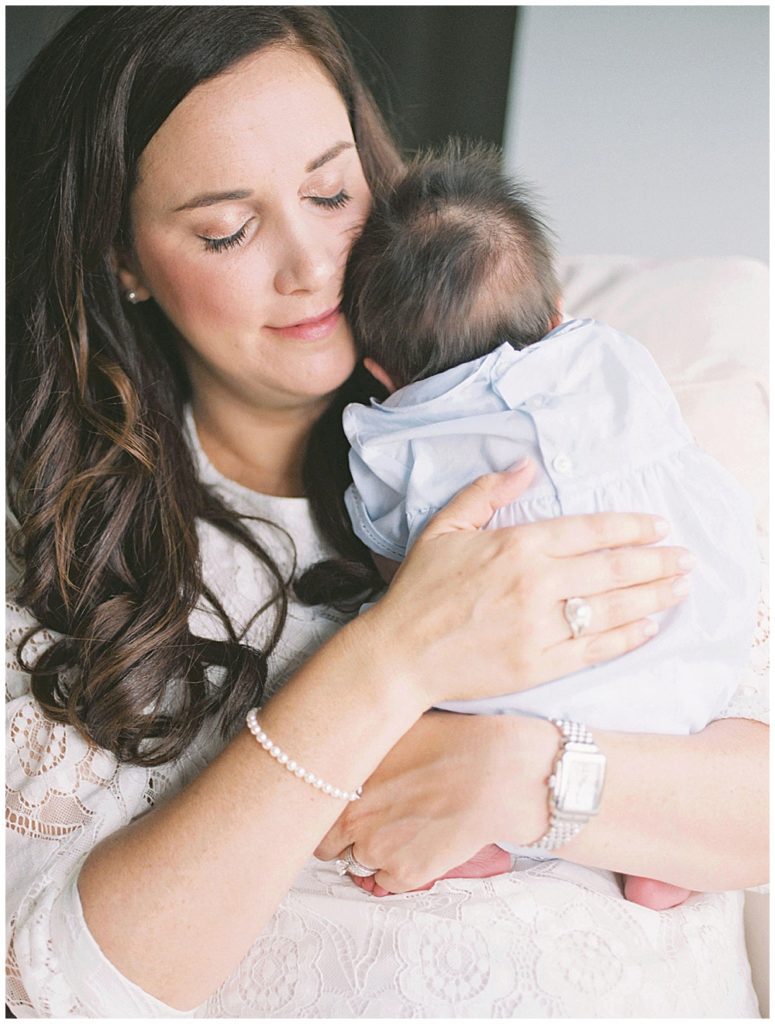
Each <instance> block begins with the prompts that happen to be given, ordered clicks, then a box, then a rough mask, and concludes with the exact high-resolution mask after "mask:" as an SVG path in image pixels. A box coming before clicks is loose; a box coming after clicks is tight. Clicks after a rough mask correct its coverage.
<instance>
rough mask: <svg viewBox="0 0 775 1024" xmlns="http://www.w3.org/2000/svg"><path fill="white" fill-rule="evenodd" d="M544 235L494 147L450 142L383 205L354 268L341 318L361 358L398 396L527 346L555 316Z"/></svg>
mask: <svg viewBox="0 0 775 1024" xmlns="http://www.w3.org/2000/svg"><path fill="white" fill-rule="evenodd" d="M553 256H554V254H553V251H552V245H551V243H550V240H549V231H548V229H547V227H546V226H545V225H544V224H543V222H542V221H541V219H540V217H539V216H538V215H537V213H536V212H535V209H534V208H533V205H532V201H531V197H530V195H529V192H528V190H527V188H526V187H525V186H524V185H523V184H521V183H519V182H516V181H514V180H512V179H511V178H509V177H507V176H506V175H505V174H504V173H503V172H502V171H501V168H500V154H499V152H498V150H497V149H495V148H494V147H489V146H484V145H482V144H471V143H463V142H461V141H460V140H457V139H452V140H450V142H449V143H448V144H447V145H446V147H445V148H444V149H442V150H441V151H438V152H433V151H431V152H428V153H424V154H421V155H419V156H418V157H416V158H415V159H414V160H413V161H412V162H411V163H410V164H409V166H408V168H407V172H406V174H405V175H404V176H402V177H401V179H400V180H399V181H398V183H397V184H396V185H395V186H394V187H392V188H391V189H390V190H389V191H387V192H385V193H384V194H383V195H381V196H379V195H378V196H376V197H375V200H374V206H373V209H372V212H371V214H370V216H369V218H368V220H367V221H366V224H365V225H364V228H363V232H362V234H361V236H360V238H359V239H358V240H357V241H356V243H355V245H354V247H353V249H352V252H351V255H350V259H349V262H348V265H347V273H346V275H345V283H344V299H343V309H344V312H345V315H346V316H347V317H348V319H349V321H350V325H351V327H352V330H353V334H354V336H355V339H356V342H357V344H358V348H359V351H360V354H361V356H369V357H370V358H372V359H374V360H375V361H376V362H377V363H379V364H380V366H382V367H383V369H385V370H386V371H387V372H388V373H389V374H390V376H391V377H392V378H393V381H394V383H395V384H396V385H397V386H403V385H404V384H408V383H410V382H411V381H414V380H420V379H422V378H424V377H429V376H431V375H432V374H434V373H440V372H441V371H442V370H446V369H448V368H449V367H451V366H455V365H457V364H458V363H462V362H465V361H467V360H469V359H475V358H477V357H479V356H482V355H485V354H486V353H487V352H490V351H492V349H494V348H497V346H498V345H500V344H501V343H502V342H504V341H508V342H511V344H512V345H514V347H515V348H524V347H525V346H526V345H530V344H533V343H534V342H536V341H538V340H539V339H540V338H542V337H543V336H544V335H545V334H546V333H547V332H548V331H549V330H550V329H551V324H552V321H553V319H554V317H555V316H556V313H557V307H558V301H559V290H560V289H559V284H558V282H557V278H556V276H555V272H554V266H553Z"/></svg>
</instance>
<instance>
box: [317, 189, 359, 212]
mask: <svg viewBox="0 0 775 1024" xmlns="http://www.w3.org/2000/svg"><path fill="white" fill-rule="evenodd" d="M307 198H308V199H309V200H310V202H311V203H314V205H315V206H322V207H323V209H325V210H342V209H344V207H345V206H347V204H348V203H349V202H350V200H351V199H352V196H351V195H350V193H349V192H348V191H347V190H346V189H340V190H339V191H338V192H337V193H336V195H335V196H307Z"/></svg>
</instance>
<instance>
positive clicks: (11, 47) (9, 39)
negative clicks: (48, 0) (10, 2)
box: [5, 4, 81, 96]
mask: <svg viewBox="0 0 775 1024" xmlns="http://www.w3.org/2000/svg"><path fill="white" fill-rule="evenodd" d="M80 10H81V8H80V7H68V6H65V5H64V4H60V5H57V6H56V7H54V6H44V5H42V4H41V5H40V6H39V7H32V6H30V5H29V4H19V5H16V6H14V7H8V6H6V8H5V58H6V65H5V92H6V96H7V95H8V94H9V93H10V92H11V90H12V89H13V87H14V86H15V85H16V83H17V82H18V80H19V79H20V78H21V76H22V75H23V74H24V71H25V70H26V68H27V65H28V64H29V63H30V61H31V60H32V58H33V57H34V56H35V54H36V53H37V52H38V50H39V49H40V48H41V47H42V46H43V45H44V43H47V42H48V40H49V39H50V38H51V36H53V35H54V34H55V33H56V32H57V31H58V30H59V29H60V28H61V27H62V25H64V23H65V22H66V21H67V20H68V19H69V18H71V17H72V16H73V14H75V12H76V11H80Z"/></svg>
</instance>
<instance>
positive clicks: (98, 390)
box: [7, 6, 400, 766]
mask: <svg viewBox="0 0 775 1024" xmlns="http://www.w3.org/2000/svg"><path fill="white" fill-rule="evenodd" d="M275 44H284V45H290V46H293V47H297V48H299V49H301V50H304V51H306V52H308V53H310V54H311V55H313V56H314V57H315V58H316V59H317V60H318V61H319V62H320V64H321V65H322V66H323V68H324V69H325V70H326V72H327V73H328V75H329V76H330V77H331V79H332V80H333V81H334V83H335V84H336V86H337V88H338V89H339V92H340V93H341V95H342V98H343V100H344V102H345V104H346V106H347V109H348V112H349V116H350V121H351V124H352V126H353V131H354V134H355V138H356V142H357V143H358V146H359V150H360V155H361V159H362V162H363V166H364V171H365V174H366V178H367V180H368V181H369V183H370V184H371V185H372V187H378V185H379V183H380V182H382V181H384V180H387V179H389V178H390V177H391V176H392V175H393V174H394V173H395V172H396V170H397V169H398V168H399V167H400V158H399V156H398V153H397V151H396V149H395V146H394V144H393V142H392V140H391V138H390V135H389V133H388V131H387V130H386V128H385V126H384V124H383V122H382V120H381V117H380V115H379V113H378V111H377V109H376V106H375V105H374V103H373V100H372V99H371V97H370V95H369V94H368V92H367V90H366V89H365V87H364V86H363V85H362V83H361V81H360V79H359V77H358V75H357V72H356V71H355V68H354V65H353V62H352V59H351V57H350V55H349V53H348V51H347V49H346V47H345V45H344V43H343V42H342V40H341V38H340V36H339V33H338V32H337V30H336V28H335V26H334V24H333V22H332V20H331V18H330V16H329V15H328V14H326V12H325V11H324V10H322V9H321V8H315V7H296V8H294V7H255V6H253V7H250V6H248V7H165V6H157V7H102V6H98V7H94V8H87V9H85V10H83V11H82V12H80V13H79V14H77V15H76V16H75V17H74V18H73V19H72V20H71V21H70V22H69V23H68V24H67V25H65V27H64V28H63V29H62V30H61V31H60V33H59V34H58V35H57V36H56V37H55V38H54V39H53V40H52V42H51V43H50V44H49V45H48V46H47V47H46V48H45V49H44V50H43V51H42V52H41V53H40V54H39V56H38V57H37V59H36V60H35V62H34V63H33V65H32V66H31V68H30V70H29V71H28V72H27V74H26V75H25V77H24V78H23V80H22V81H21V83H20V84H19V86H18V88H17V89H16V91H15V93H14V96H13V98H12V100H11V102H10V105H9V107H8V114H7V131H8V140H9V145H8V154H9V161H8V163H9V166H8V194H7V199H8V203H7V210H8V214H7V240H8V285H7V296H8V328H7V353H8V373H7V387H8V393H7V409H8V418H9V432H10V444H9V466H8V489H9V500H10V506H11V510H12V513H13V515H14V517H15V519H16V522H17V529H16V532H15V536H14V539H13V553H14V555H15V556H16V557H17V559H18V561H19V565H20V579H19V583H18V586H17V590H16V596H17V599H18V600H19V601H20V602H21V603H23V604H24V605H26V606H27V607H29V608H30V610H31V611H32V613H33V614H34V615H35V617H36V620H37V621H38V622H39V623H41V625H42V626H44V627H46V628H48V629H50V630H54V631H56V632H57V633H58V634H60V637H59V639H56V640H55V642H54V643H53V644H52V645H51V646H49V647H48V648H47V649H46V650H45V651H44V652H43V653H42V654H41V655H39V656H38V657H37V659H36V660H35V662H34V664H30V665H28V666H27V667H28V668H29V669H30V671H31V674H32V692H33V694H34V696H35V698H36V699H37V700H38V701H39V702H40V704H41V706H42V708H43V709H44V711H45V712H46V714H47V715H48V717H49V718H51V719H53V720H55V721H58V722H63V723H68V724H71V725H74V726H75V727H77V728H78V729H79V730H80V731H81V732H82V733H83V734H84V735H85V736H86V737H87V738H88V739H90V740H91V741H93V742H95V743H96V744H98V745H99V746H101V747H103V748H105V749H107V750H109V751H111V752H112V753H114V754H115V755H116V757H118V758H119V759H120V760H122V761H127V762H132V763H135V764H139V765H148V766H150V765H155V764H159V763H163V762H166V761H168V760H170V759H172V758H174V757H176V756H179V755H180V754H181V753H182V751H183V750H184V749H185V748H186V747H187V746H188V744H189V743H190V742H191V740H192V739H193V737H194V736H195V735H196V733H197V732H198V730H199V729H200V727H201V725H202V723H203V722H204V720H205V719H206V718H208V717H210V716H214V715H215V716H217V717H218V719H219V721H220V727H221V731H222V734H223V735H224V736H225V735H227V734H228V733H229V732H230V731H231V729H232V728H233V726H234V725H235V723H237V722H238V721H239V719H240V717H241V716H242V715H243V714H244V713H245V711H246V710H247V708H248V707H249V706H250V705H251V704H254V703H258V702H260V699H261V694H262V692H263V689H264V685H265V681H266V675H267V659H268V657H269V655H270V654H271V652H272V650H273V648H274V646H275V645H276V643H277V640H278V638H279V636H280V634H281V631H282V628H283V624H284V622H285V618H286V610H287V602H288V594H289V588H290V585H291V580H289V579H288V578H286V577H285V576H284V575H283V573H282V572H281V570H280V568H279V567H278V564H277V562H276V561H275V559H274V558H273V556H272V554H271V553H270V552H269V551H268V550H266V549H265V548H263V547H262V546H261V545H260V544H259V543H257V541H256V540H255V539H254V538H253V537H252V536H251V533H250V531H249V530H248V528H247V526H246V523H245V521H244V517H240V516H239V515H237V514H236V513H235V512H234V511H233V510H231V509H230V508H228V507H227V506H226V505H225V504H224V503H223V502H222V501H221V500H220V499H219V498H218V497H217V496H216V495H215V494H214V493H212V492H211V491H210V490H208V488H206V487H205V486H203V485H202V483H201V482H200V481H199V479H198V477H197V473H196V470H195V466H194V461H193V456H192V453H191V451H190V448H189V446H188V444H187V441H186V439H185V435H184V432H183V420H184V408H185V404H186V402H187V400H188V398H189V397H190V396H189V383H188V379H187V375H186V372H185V369H184V366H183V363H182V361H181V359H180V356H179V349H178V344H177V340H176V336H175V332H174V329H173V328H172V326H171V324H170V323H169V321H168V320H167V319H166V317H165V316H164V314H163V313H162V312H161V310H160V309H159V308H158V307H157V306H156V305H155V304H154V302H153V300H150V301H148V302H145V303H143V304H142V305H138V306H134V307H127V306H126V305H125V304H124V303H123V302H122V300H121V295H120V291H119V286H118V282H117V279H116V275H115V265H114V256H113V254H114V253H115V252H116V251H118V250H121V249H128V248H131V225H130V220H129V198H130V195H131V193H132V189H133V187H134V185H135V183H136V179H137V166H138V161H139V158H140V156H141V154H142V153H143V150H144V149H145V147H146V146H147V144H148V142H149V141H150V139H151V138H152V136H153V135H154V133H155V132H156V131H157V130H158V129H159V127H160V126H161V125H162V123H163V122H164V121H165V119H166V118H167V117H168V116H169V114H170V112H171V111H172V110H173V109H174V107H175V106H176V105H177V104H178V103H180V101H181V100H182V99H183V98H184V97H185V96H186V95H187V94H188V93H189V92H190V91H191V89H193V88H194V87H195V86H197V85H198V84H200V83H201V82H204V81H206V80H208V79H210V78H213V77H214V76H216V75H218V74H221V73H222V72H223V71H225V70H226V69H228V68H229V67H231V66H232V65H234V64H235V63H236V62H238V61H239V60H241V59H242V58H244V57H246V56H247V55H249V54H252V53H255V52H257V51H259V50H261V49H262V48H264V47H267V46H271V45H275ZM367 391H368V386H367V384H366V381H365V378H364V377H363V376H362V374H361V373H360V371H359V372H356V374H354V376H353V378H351V380H350V381H348V382H347V384H346V385H345V386H344V387H343V389H342V393H341V394H340V395H338V396H337V398H336V400H335V401H334V404H333V406H332V408H331V410H330V411H329V413H328V414H326V415H324V417H323V419H322V420H321V423H320V425H319V427H318V428H316V430H315V431H314V432H313V438H312V440H311V442H310V445H309V450H308V456H307V465H306V467H305V480H306V483H307V486H308V488H309V490H310V496H311V497H312V498H313V507H314V508H315V509H317V510H325V509H326V508H327V507H328V503H329V496H331V500H332V501H333V503H334V505H336V504H337V501H340V498H339V497H338V496H337V495H336V494H335V493H334V489H338V487H339V485H340V483H342V482H344V484H345V486H346V482H347V481H346V479H345V477H346V476H347V468H346V449H345V446H344V443H343V437H342V436H341V427H340V425H339V423H338V418H337V410H340V409H341V407H342V406H343V404H344V402H345V401H346V400H349V399H351V398H356V397H359V396H363V395H364V394H365V393H366V392H367ZM343 474H344V476H343ZM341 489H342V490H344V487H342V488H341ZM320 514H321V515H323V516H324V518H325V511H320ZM197 520H201V521H204V522H207V523H210V524H212V525H213V526H214V527H216V528H217V529H219V530H222V531H224V532H225V533H226V534H228V535H230V536H231V537H234V538H235V539H237V540H238V541H239V542H240V543H241V544H243V545H244V547H245V548H246V549H247V550H248V551H250V552H251V553H252V554H253V555H254V556H255V557H256V558H258V559H259V560H260V561H261V563H262V564H263V565H264V567H265V569H266V572H267V574H268V576H269V578H270V580H271V583H272V596H271V598H270V600H269V601H268V602H267V604H266V605H264V606H263V607H261V608H257V609H255V615H254V619H255V617H256V616H258V615H262V614H265V613H271V617H270V618H268V619H267V621H268V623H269V628H268V629H267V639H266V643H265V645H264V647H263V648H262V649H261V650H258V649H255V648H252V647H250V646H249V645H248V644H247V643H246V642H245V641H244V634H245V630H242V631H241V632H239V633H238V632H237V629H236V628H235V626H234V625H233V624H232V622H231V621H230V619H229V616H228V615H227V613H226V611H225V609H224V608H223V607H222V606H221V604H220V603H219V601H218V598H217V596H216V595H215V594H214V593H213V592H212V591H211V590H210V589H209V588H208V587H207V586H206V584H205V582H204V580H203V576H202V564H201V557H200V548H199V541H198V537H197V530H196V523H197ZM323 526H324V532H325V533H326V534H327V535H328V536H329V537H330V538H331V539H332V540H333V541H334V543H335V545H336V546H337V547H338V549H339V550H340V552H341V553H342V555H343V556H344V557H345V558H351V559H352V560H353V563H354V564H359V565H361V567H362V572H361V575H362V576H363V578H364V579H367V578H368V577H369V573H370V570H369V569H368V565H369V562H368V556H367V555H366V554H365V549H363V550H362V549H361V548H360V546H359V545H358V542H356V541H355V540H354V538H352V535H351V534H350V533H349V530H348V529H347V526H346V523H345V521H344V519H343V518H342V516H341V515H338V514H335V515H334V516H333V518H331V519H330V521H329V522H325V523H324V524H323ZM278 530H279V527H278ZM288 542H289V543H292V542H291V541H290V538H288ZM202 599H204V600H205V601H206V602H207V603H208V604H209V606H210V607H211V608H212V610H213V612H214V613H215V615H216V616H217V618H218V620H219V622H220V625H221V632H222V638H221V639H219V640H213V639H207V638H203V637H200V636H197V635H195V634H194V633H193V632H192V631H191V628H190V626H189V617H190V615H191V612H192V611H193V609H194V608H195V606H197V604H198V603H199V602H200V601H201V600H202ZM245 628H246V629H247V627H245ZM29 639H30V636H28V637H26V638H25V640H23V641H22V644H21V645H20V652H19V654H20V658H21V659H22V661H23V662H24V659H25V656H26V652H27V650H28V649H29V648H28V645H27V644H28V641H29ZM212 668H215V669H217V670H218V671H217V672H216V673H215V674H216V675H217V676H219V682H220V684H221V685H213V684H212V674H211V673H210V672H209V670H210V669H212Z"/></svg>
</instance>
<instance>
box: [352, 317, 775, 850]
mask: <svg viewBox="0 0 775 1024" xmlns="http://www.w3.org/2000/svg"><path fill="white" fill-rule="evenodd" d="M343 422H344V428H345V432H346V434H347V437H348V439H349V441H350V444H351V451H350V468H351V470H352V477H353V484H352V486H351V487H350V488H349V489H348V490H347V493H346V495H345V501H346V504H347V509H348V512H349V514H350V518H351V520H352V524H353V528H354V530H355V533H356V534H357V536H358V537H359V538H360V539H361V540H362V541H363V542H364V544H366V545H367V546H368V547H369V548H370V549H371V550H372V551H374V552H377V553H378V554H381V555H384V556H386V557H387V558H390V559H393V560H396V561H401V560H402V559H403V558H404V557H405V555H406V553H407V551H408V550H409V549H410V548H411V546H412V544H413V543H414V542H415V541H416V540H417V537H418V536H419V535H420V533H421V531H422V530H423V528H424V527H425V526H426V524H427V523H428V520H429V519H430V518H431V517H432V516H433V515H434V514H435V513H436V512H437V511H439V509H441V508H443V506H444V505H446V504H447V502H448V501H449V500H450V499H451V498H452V497H453V496H454V495H455V494H456V493H457V492H458V491H459V490H460V489H461V488H463V487H465V486H466V485H467V484H469V483H470V482H471V481H472V480H474V479H475V478H476V477H478V476H480V475H481V474H483V473H488V472H492V471H497V470H503V469H508V468H509V467H511V466H513V465H514V463H516V462H517V461H518V460H519V459H520V458H521V457H522V456H524V455H528V456H530V457H531V458H532V459H533V460H534V462H535V463H536V465H537V467H538V469H537V473H536V476H535V479H534V482H533V484H532V486H531V487H530V488H529V490H528V491H527V492H526V493H525V494H524V496H523V497H521V498H520V499H519V500H517V501H515V502H513V503H512V504H510V505H508V506H506V507H505V508H503V509H501V510H499V511H498V512H497V513H496V514H495V516H494V517H493V519H492V520H491V521H490V523H489V524H488V528H496V527H501V526H510V525H517V524H522V523H531V522H536V521H538V520H543V519H551V518H554V517H556V516H559V515H574V514H579V513H590V512H602V511H621V512H648V513H652V514H655V515H661V516H663V517H664V518H665V519H667V520H668V522H669V523H670V525H671V530H670V533H669V535H668V537H667V539H666V541H665V543H669V544H671V545H684V546H685V547H687V548H688V549H689V550H690V551H692V552H693V553H694V554H695V555H696V556H697V560H698V561H697V566H696V567H695V569H694V570H693V572H692V574H691V592H690V595H689V597H688V598H687V599H686V600H685V601H684V602H683V603H682V604H680V605H679V606H677V607H675V608H672V609H670V610H668V611H667V612H664V613H662V615H661V616H659V619H660V631H659V633H658V634H657V636H656V637H655V638H653V639H652V640H650V641H649V642H648V643H647V644H645V645H644V646H642V647H639V648H638V649H637V650H635V651H631V652H630V653H628V654H626V655H624V656H623V657H622V658H618V659H615V660H614V661H609V662H606V663H604V664H601V665H596V666H594V667H592V668H587V669H584V670H582V671H580V672H575V673H573V674H572V675H568V676H564V677H563V678H561V679H556V680H553V681H551V682H548V683H543V684H541V685H539V686H536V687H534V688H533V689H530V690H525V691H523V692H521V693H516V694H510V695H507V696H500V697H493V698H488V699H483V700H475V701H454V702H448V703H445V704H441V705H439V707H442V708H445V709H448V710H450V711H457V712H463V713H468V714H505V713H521V714H528V715H537V716H540V717H559V718H566V719H571V720H575V721H580V722H583V723H584V724H585V725H588V726H590V727H593V728H594V727H598V728H601V729H612V730H622V731H626V732H652V733H674V734H685V733H692V732H696V731H698V730H700V729H702V728H703V727H704V726H705V725H707V724H708V722H709V721H711V720H712V719H713V717H714V716H715V715H716V714H718V713H719V712H720V711H721V709H722V708H723V707H724V705H725V704H726V703H727V702H728V700H729V699H730V698H731V696H732V694H733V693H734V691H735V688H736V686H737V684H738V681H739V678H740V675H741V671H742V669H743V667H744V665H745V663H746V660H747V658H748V655H749V651H750V645H751V638H752V635H753V629H754V622H755V614H756V603H757V597H758V581H759V554H758V548H757V543H756V531H755V522H754V516H753V511H752V503H751V501H750V499H749V497H748V495H747V494H746V493H745V491H744V490H743V489H742V487H740V485H739V484H738V483H737V481H736V480H735V479H734V478H733V477H732V476H731V475H730V474H729V473H728V472H727V471H726V470H725V469H723V468H722V467H721V466H720V465H719V464H718V463H717V462H716V461H715V460H714V459H712V458H711V457H710V456H709V455H707V454H705V453H704V452H702V451H701V450H700V449H699V448H698V447H697V445H696V444H695V442H694V440H693V438H692V435H691V434H690V432H689V429H688V428H687V426H686V424H685V423H684V422H683V420H682V418H681V414H680V411H679V408H678V403H677V402H676V400H675V397H674V396H673V394H672V392H671V390H670V388H669V386H668V384H667V382H666V381H665V379H664V377H663V376H662V374H661V372H660V371H659V369H658V368H657V366H656V364H655V362H654V360H653V359H652V357H651V356H650V354H649V353H648V351H647V350H646V349H645V348H644V347H643V346H642V345H640V344H639V343H638V342H636V341H634V340H633V339H632V338H629V337H627V336H626V335H623V334H621V333H619V332H618V331H616V330H614V329H613V328H611V327H608V326H606V325H605V324H601V323H598V322H596V321H592V320H569V321H566V322H565V323H563V324H561V325H560V326H559V327H558V328H556V329H555V330H554V331H552V332H551V333H550V334H549V335H547V336H546V338H544V339H543V340H542V341H541V342H539V343H538V344H536V345H533V346H530V347H528V348H526V349H523V350H521V351H516V350H515V349H513V348H512V347H511V346H510V345H508V344H504V345H501V346H500V348H498V349H496V350H495V351H494V352H491V353H490V354H489V355H486V356H483V357H482V358H480V359H475V360H473V361H471V362H468V363H465V364H463V365H460V366H457V367H454V368H453V369H450V370H447V371H445V372H443V373H440V374H437V375H435V376H433V377H430V378H428V379H426V380H423V381H419V382H417V383H414V384H410V385H408V386H407V387H404V388H401V389H399V390H398V391H396V392H395V393H394V394H392V395H391V396H390V397H389V398H387V399H386V400H385V401H384V402H382V403H378V402H376V401H372V404H371V406H364V405H349V406H348V407H347V408H346V409H345V411H344V419H343ZM579 596H584V595H583V594H581V595H579ZM503 845H504V846H506V848H508V849H511V850H512V851H515V852H516V848H514V847H509V846H508V845H507V844H503ZM530 852H531V854H533V855H535V851H530Z"/></svg>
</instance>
